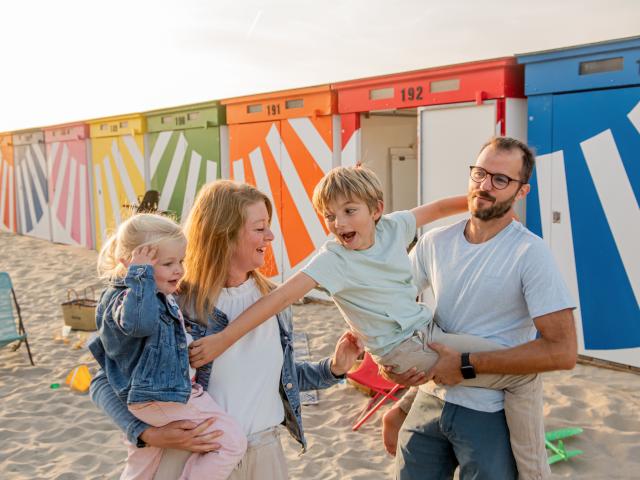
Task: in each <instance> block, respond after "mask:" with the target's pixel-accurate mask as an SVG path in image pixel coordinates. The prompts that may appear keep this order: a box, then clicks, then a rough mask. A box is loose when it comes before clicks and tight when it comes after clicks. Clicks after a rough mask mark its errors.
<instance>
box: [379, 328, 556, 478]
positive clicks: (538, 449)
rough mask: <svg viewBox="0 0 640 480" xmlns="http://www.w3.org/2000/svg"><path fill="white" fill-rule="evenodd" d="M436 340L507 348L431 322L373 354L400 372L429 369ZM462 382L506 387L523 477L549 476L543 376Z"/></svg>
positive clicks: (468, 348)
mask: <svg viewBox="0 0 640 480" xmlns="http://www.w3.org/2000/svg"><path fill="white" fill-rule="evenodd" d="M432 342H437V343H442V344H444V345H447V346H449V347H451V348H453V349H455V350H457V351H458V352H483V351H485V352H486V351H492V350H500V349H503V348H504V347H502V346H501V345H499V344H497V343H494V342H492V341H490V340H487V339H485V338H481V337H475V336H473V335H464V334H460V335H458V334H452V333H445V332H443V331H442V330H441V329H440V327H438V326H437V325H436V324H435V322H431V323H430V324H429V325H428V326H427V328H426V329H425V330H424V331H419V332H416V333H415V334H414V335H413V336H412V337H411V338H408V339H407V340H405V341H404V342H402V343H401V344H400V345H398V346H397V347H395V348H394V349H393V350H391V352H389V353H387V354H386V355H383V356H377V355H373V358H374V360H375V361H376V363H378V364H379V365H389V366H393V367H394V370H395V371H397V372H404V371H406V370H408V369H409V368H411V367H416V368H417V369H418V370H419V371H424V372H426V371H428V370H429V369H430V368H431V367H432V366H433V365H434V364H435V363H436V361H437V360H438V354H437V353H436V352H434V351H433V350H431V349H430V348H429V347H428V346H427V344H428V343H432ZM461 385H464V386H466V387H482V388H490V389H493V390H504V393H505V396H504V411H505V415H506V417H507V424H508V426H509V434H510V439H511V449H512V450H513V456H514V457H515V459H516V464H517V466H518V474H519V478H520V479H521V480H525V479H526V480H529V479H535V480H540V479H546V478H549V477H550V475H551V470H550V468H549V465H548V463H547V450H546V448H545V445H544V422H543V411H542V409H543V400H542V381H541V379H540V376H539V375H500V374H482V375H478V376H477V377H476V378H474V379H470V380H464V381H463V382H462V383H461Z"/></svg>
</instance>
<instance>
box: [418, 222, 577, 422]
mask: <svg viewBox="0 0 640 480" xmlns="http://www.w3.org/2000/svg"><path fill="white" fill-rule="evenodd" d="M466 223H467V220H462V221H460V222H457V223H455V224H453V225H450V226H447V227H442V228H436V229H434V230H431V231H429V232H427V233H426V234H425V235H423V236H422V238H421V239H420V241H419V242H418V244H417V245H416V248H415V249H414V250H413V251H412V252H411V260H412V262H413V272H414V280H415V282H416V285H417V287H418V289H419V290H420V291H423V290H424V289H425V288H427V287H429V286H431V287H432V289H433V294H434V297H435V303H436V308H435V312H434V318H435V320H436V322H437V323H438V325H440V327H441V328H442V329H443V330H445V331H446V332H451V333H468V334H471V335H477V336H480V337H484V338H488V339H490V340H493V341H495V342H497V343H499V344H501V345H504V346H505V347H512V346H516V345H520V344H522V343H526V342H529V341H531V340H533V339H534V338H535V336H536V329H535V326H534V324H533V319H534V318H536V317H539V316H542V315H546V314H548V313H552V312H556V311H559V310H564V309H566V308H575V303H574V301H573V300H572V299H571V296H570V294H569V292H568V290H567V287H566V286H565V284H564V281H563V280H562V277H561V275H560V272H559V271H558V269H557V267H556V265H555V262H554V260H553V257H552V255H551V252H550V250H549V249H548V248H547V246H546V245H545V244H544V242H543V241H542V239H540V238H539V237H537V236H536V235H534V234H533V233H531V232H530V231H529V230H527V229H526V228H525V227H524V226H522V225H521V224H520V223H519V222H516V221H514V222H511V224H509V225H508V226H507V227H506V228H505V229H504V230H502V231H500V232H499V233H498V234H497V235H496V236H495V237H493V238H491V239H490V240H488V241H487V242H484V243H480V244H473V243H469V242H468V241H467V239H466V238H465V236H464V228H465V225H466ZM421 388H422V389H424V390H425V391H427V392H428V393H431V394H433V395H435V396H437V397H439V398H441V399H443V400H446V401H447V402H450V403H455V404H457V405H462V406H464V407H467V408H472V409H474V410H480V411H484V412H496V411H498V410H501V409H502V408H503V399H504V394H503V392H502V391H498V390H489V389H483V388H473V387H463V386H454V387H435V386H434V385H433V383H428V384H426V385H424V386H422V387H421Z"/></svg>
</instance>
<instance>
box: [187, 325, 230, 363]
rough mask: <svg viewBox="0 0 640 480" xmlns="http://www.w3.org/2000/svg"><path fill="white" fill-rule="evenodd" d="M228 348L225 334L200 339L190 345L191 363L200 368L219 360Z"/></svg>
mask: <svg viewBox="0 0 640 480" xmlns="http://www.w3.org/2000/svg"><path fill="white" fill-rule="evenodd" d="M227 348H228V345H227V342H226V341H225V338H224V333H222V332H221V333H215V334H213V335H207V336H206V337H203V338H200V339H199V340H196V341H194V342H193V343H191V345H189V362H190V363H191V366H192V367H193V368H199V367H202V366H203V365H206V364H207V363H209V362H211V361H213V360H214V359H216V358H218V357H219V356H220V355H222V354H223V353H224V351H225V350H226V349H227Z"/></svg>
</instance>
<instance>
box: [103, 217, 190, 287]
mask: <svg viewBox="0 0 640 480" xmlns="http://www.w3.org/2000/svg"><path fill="white" fill-rule="evenodd" d="M176 239H182V240H184V239H185V236H184V232H183V231H182V228H181V227H180V225H178V224H177V223H175V222H174V221H173V220H171V219H170V218H167V217H163V216H162V215H155V214H152V213H139V214H137V215H134V216H132V217H131V218H128V219H127V220H125V221H124V222H123V223H121V224H120V226H119V227H118V230H116V233H115V234H113V235H111V236H110V237H109V238H108V239H107V241H106V242H105V244H104V246H103V247H102V249H101V250H100V254H99V255H98V275H99V276H100V277H101V278H105V279H108V278H114V277H120V278H122V277H124V276H126V275H127V267H126V266H124V265H123V264H122V262H121V260H129V259H130V258H131V253H132V252H133V251H134V250H135V249H136V248H137V247H139V246H142V245H158V244H159V243H161V242H163V241H165V240H176Z"/></svg>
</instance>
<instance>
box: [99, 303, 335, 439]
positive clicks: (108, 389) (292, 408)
mask: <svg viewBox="0 0 640 480" xmlns="http://www.w3.org/2000/svg"><path fill="white" fill-rule="evenodd" d="M184 317H185V323H186V325H187V329H190V330H191V335H192V336H193V339H194V340H197V339H199V338H202V337H203V336H205V335H209V334H213V333H218V332H220V331H222V330H223V329H224V328H225V327H226V326H227V325H228V323H229V321H228V319H227V316H226V315H225V314H224V313H223V312H221V311H220V310H218V309H214V311H213V312H212V313H211V314H210V315H209V317H208V319H207V326H206V327H205V326H203V325H201V324H200V323H197V322H195V321H192V320H191V319H190V318H188V316H187V315H184ZM276 317H277V320H278V327H279V329H280V344H281V346H282V350H283V352H284V362H283V364H282V374H281V375H280V396H281V397H282V403H283V405H284V411H285V419H284V422H283V424H284V425H285V427H286V428H287V430H288V431H289V433H290V434H291V436H292V437H293V438H294V439H295V440H297V441H298V443H300V445H301V446H302V451H305V450H306V447H307V442H306V440H305V438H304V431H303V428H302V412H301V405H300V391H305V390H314V389H323V388H328V387H331V386H332V385H335V384H336V383H338V382H339V381H340V380H341V379H342V378H344V377H335V376H334V375H333V374H332V373H331V368H330V366H331V359H330V358H325V359H324V360H321V361H320V362H296V361H295V359H294V354H293V322H292V316H291V308H287V309H285V310H283V311H282V312H280V313H279V314H278V315H277V316H276ZM210 375H211V363H209V364H208V365H205V366H203V367H201V368H199V369H198V372H197V374H196V381H197V382H198V383H200V384H201V385H202V386H203V388H204V389H205V390H206V388H207V385H208V381H209V377H210ZM247 381H250V379H248V380H247ZM90 393H91V399H92V400H93V402H94V403H95V404H96V405H98V406H99V407H100V408H101V409H102V410H104V412H105V413H106V414H107V415H108V416H109V417H111V419H112V420H113V421H114V422H115V423H116V425H117V426H118V428H120V430H122V431H123V432H125V433H126V435H127V438H128V439H129V441H130V442H131V443H133V444H134V445H138V446H140V447H142V446H144V443H143V442H142V441H140V440H139V436H140V434H142V432H144V431H145V430H146V429H147V428H148V427H149V425H147V424H146V423H144V422H142V421H140V420H138V419H137V418H136V417H134V416H133V415H132V414H131V413H130V412H129V410H128V409H127V406H126V405H125V402H124V401H123V400H122V399H121V398H120V397H119V396H118V395H116V392H115V390H114V386H113V385H111V384H110V383H109V380H107V376H106V375H105V372H104V369H103V370H100V371H99V372H98V374H97V375H96V376H95V377H94V378H93V380H92V381H91V389H90ZM258 401H260V399H256V402H258ZM214 426H215V425H214Z"/></svg>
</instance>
